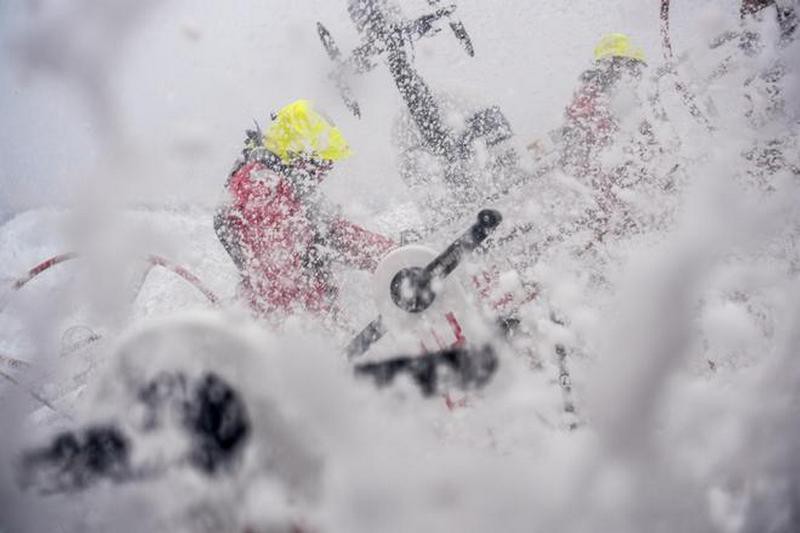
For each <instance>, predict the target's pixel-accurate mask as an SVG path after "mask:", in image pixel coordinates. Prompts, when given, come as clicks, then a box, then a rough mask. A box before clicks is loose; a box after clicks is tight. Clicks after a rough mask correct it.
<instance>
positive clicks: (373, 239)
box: [328, 218, 397, 270]
mask: <svg viewBox="0 0 800 533" xmlns="http://www.w3.org/2000/svg"><path fill="white" fill-rule="evenodd" d="M328 243H329V245H330V246H331V247H332V248H333V249H334V250H336V251H337V252H338V253H339V254H341V256H342V258H343V260H344V261H345V262H346V263H347V264H348V265H350V266H352V267H354V268H358V269H360V270H375V267H377V266H378V261H380V259H381V258H382V257H383V256H384V255H386V253H387V252H389V251H390V250H392V249H393V248H396V247H397V244H396V243H395V242H394V241H393V240H391V239H389V238H387V237H384V236H383V235H379V234H377V233H373V232H371V231H368V230H366V229H364V228H362V227H361V226H358V225H357V224H353V223H352V222H349V221H347V220H345V219H343V218H336V219H334V220H333V221H332V222H331V223H330V225H329V226H328Z"/></svg>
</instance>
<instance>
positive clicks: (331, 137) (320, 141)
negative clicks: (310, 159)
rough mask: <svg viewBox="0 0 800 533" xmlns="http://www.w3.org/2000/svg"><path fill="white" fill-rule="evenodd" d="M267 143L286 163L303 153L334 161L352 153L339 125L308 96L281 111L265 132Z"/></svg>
mask: <svg viewBox="0 0 800 533" xmlns="http://www.w3.org/2000/svg"><path fill="white" fill-rule="evenodd" d="M264 146H265V147H266V148H267V150H269V151H270V152H272V153H273V154H275V155H277V156H278V157H280V158H281V160H283V161H284V162H285V163H290V162H291V161H292V160H293V159H294V158H296V157H297V156H299V155H300V154H303V153H305V154H310V155H313V156H314V157H318V158H321V159H325V160H330V161H339V160H341V159H345V158H347V157H349V156H350V154H351V152H350V147H349V146H348V145H347V141H346V140H345V139H344V136H343V135H342V132H341V131H339V128H337V127H336V126H334V125H333V124H331V123H330V122H329V121H328V120H326V119H325V117H323V116H322V115H321V114H319V113H318V112H316V111H314V109H313V106H312V104H311V102H309V101H308V100H296V101H294V102H292V103H291V104H289V105H287V106H284V107H283V109H281V110H280V111H278V113H277V115H276V116H275V119H274V120H273V121H272V124H271V125H270V127H269V129H268V130H267V132H266V134H265V135H264Z"/></svg>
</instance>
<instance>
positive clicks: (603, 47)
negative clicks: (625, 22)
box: [594, 33, 645, 62]
mask: <svg viewBox="0 0 800 533" xmlns="http://www.w3.org/2000/svg"><path fill="white" fill-rule="evenodd" d="M610 57H627V58H629V59H636V60H637V61H641V62H644V61H645V58H644V50H642V49H641V48H638V47H634V46H633V44H631V39H630V37H628V36H627V35H625V34H624V33H609V34H607V35H604V36H603V37H602V38H601V39H600V42H598V43H597V46H595V48H594V60H595V61H600V60H601V59H607V58H610Z"/></svg>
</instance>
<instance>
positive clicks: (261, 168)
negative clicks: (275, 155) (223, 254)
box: [215, 161, 395, 315]
mask: <svg viewBox="0 0 800 533" xmlns="http://www.w3.org/2000/svg"><path fill="white" fill-rule="evenodd" d="M323 174H324V170H323V171H321V172H319V174H318V175H317V176H315V177H314V180H315V181H317V182H318V181H320V180H321V179H322V176H323ZM227 188H228V192H229V194H230V198H229V204H228V205H227V206H225V207H224V208H222V209H221V210H219V211H218V213H217V216H216V218H215V229H216V230H217V234H218V236H219V238H220V240H221V241H222V243H223V245H224V246H225V248H226V249H227V250H228V252H229V253H230V255H231V257H232V258H233V260H234V262H235V263H236V264H237V266H238V267H239V270H240V273H241V274H242V283H241V286H240V288H241V291H242V292H243V293H244V294H243V296H245V297H246V298H247V299H248V300H249V302H250V304H251V306H252V307H253V310H254V311H256V312H257V313H259V314H263V315H267V314H273V313H278V314H291V313H293V312H297V311H301V312H302V311H307V312H311V313H314V314H326V313H329V312H331V311H336V310H337V307H336V299H337V295H338V287H337V285H336V283H335V280H334V279H333V273H332V270H331V266H332V265H331V263H332V262H333V261H338V262H342V263H344V264H346V265H348V266H351V267H354V268H357V269H360V270H373V269H374V268H375V267H376V266H377V262H378V260H379V259H380V258H381V257H382V256H383V255H384V254H385V253H386V252H388V251H389V250H390V249H392V248H394V247H395V243H394V242H393V241H392V240H390V239H388V238H386V237H383V236H381V235H378V234H375V233H372V232H369V231H367V230H365V229H364V228H362V227H360V226H357V225H355V224H353V223H351V222H349V221H347V220H345V219H343V218H341V217H338V216H332V217H324V218H323V217H320V216H319V215H318V212H317V210H316V209H315V208H314V205H313V203H310V202H308V201H307V200H304V198H303V196H302V193H301V192H300V188H299V187H298V186H297V185H296V180H293V179H292V178H291V177H290V176H288V175H286V174H285V173H281V172H279V171H276V170H274V169H272V168H270V167H269V166H268V165H267V164H266V163H265V162H264V161H251V162H247V163H245V164H244V165H242V166H241V167H240V168H238V169H237V170H235V171H234V173H233V174H232V175H231V176H230V179H229V180H228V185H227Z"/></svg>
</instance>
